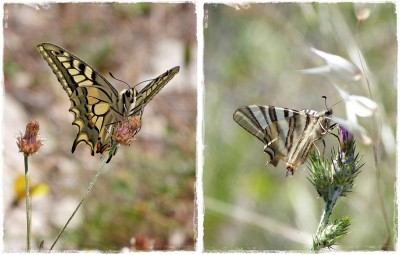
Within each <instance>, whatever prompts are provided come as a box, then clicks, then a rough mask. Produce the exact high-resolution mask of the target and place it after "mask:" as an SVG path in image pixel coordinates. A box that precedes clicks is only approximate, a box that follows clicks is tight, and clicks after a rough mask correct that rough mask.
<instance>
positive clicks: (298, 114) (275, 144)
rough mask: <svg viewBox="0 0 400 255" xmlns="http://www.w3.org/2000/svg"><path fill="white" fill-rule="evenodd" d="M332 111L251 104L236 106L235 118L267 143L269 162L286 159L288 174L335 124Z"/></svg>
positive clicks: (265, 149)
mask: <svg viewBox="0 0 400 255" xmlns="http://www.w3.org/2000/svg"><path fill="white" fill-rule="evenodd" d="M332 113H333V112H332V110H331V109H329V110H326V111H323V112H316V111H313V110H301V111H298V110H292V109H288V108H279V107H275V106H261V105H249V106H244V107H241V108H239V109H237V110H236V111H235V113H234V114H233V119H234V120H235V121H236V122H237V123H238V124H239V125H240V126H242V127H243V128H244V129H245V130H246V131H247V132H249V133H250V134H252V135H254V136H255V137H257V138H258V139H259V140H260V141H261V142H263V143H264V145H265V146H264V152H265V153H266V155H267V158H268V159H267V160H268V161H267V164H269V163H271V164H272V165H273V166H277V165H278V163H279V161H280V160H282V161H284V162H286V176H288V175H293V174H294V172H295V170H296V169H297V167H299V166H300V165H301V164H303V163H304V162H305V161H306V160H307V156H308V154H309V152H310V151H311V149H312V146H313V145H314V142H316V141H317V140H319V139H321V138H322V137H323V136H324V135H325V134H326V133H328V132H330V130H331V128H332V127H334V126H335V125H336V124H334V125H332V126H330V121H331V116H332ZM314 146H315V145H314Z"/></svg>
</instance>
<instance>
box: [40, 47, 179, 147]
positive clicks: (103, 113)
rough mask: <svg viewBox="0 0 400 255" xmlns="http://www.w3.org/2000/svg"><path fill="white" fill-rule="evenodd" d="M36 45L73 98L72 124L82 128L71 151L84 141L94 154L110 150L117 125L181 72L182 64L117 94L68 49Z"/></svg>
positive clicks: (138, 111) (141, 107)
mask: <svg viewBox="0 0 400 255" xmlns="http://www.w3.org/2000/svg"><path fill="white" fill-rule="evenodd" d="M37 48H38V51H39V53H40V54H41V55H42V56H43V58H44V59H45V60H46V61H47V63H48V64H49V66H50V67H51V69H52V70H53V72H54V74H55V75H56V76H57V79H58V81H59V82H60V83H61V85H62V86H63V88H64V90H65V91H66V92H67V94H68V96H69V98H70V100H71V108H70V111H71V112H72V113H73V114H74V117H75V119H74V121H73V125H76V126H77V127H78V129H79V130H78V134H77V136H76V138H75V141H74V143H73V146H72V152H74V151H75V149H76V147H77V145H78V144H80V143H81V142H83V143H86V144H87V145H88V146H89V147H90V149H91V154H92V155H94V153H95V152H96V153H103V152H104V151H107V150H109V149H110V148H109V147H110V146H109V145H110V143H111V140H112V137H111V135H112V132H113V129H114V125H115V124H116V123H119V122H121V121H122V120H125V119H126V118H129V117H130V116H132V117H133V116H134V115H137V116H141V113H142V112H143V108H144V105H145V104H147V103H148V102H149V101H150V100H151V99H152V98H153V97H154V96H155V95H156V94H157V93H158V92H159V91H160V90H161V89H162V87H164V86H165V84H167V83H168V82H169V81H170V80H171V79H172V78H173V77H174V75H175V74H176V73H178V72H179V67H175V68H173V69H171V70H169V71H167V72H165V73H164V74H162V75H161V76H159V77H157V78H155V79H154V80H153V81H152V82H150V84H149V85H147V86H146V87H145V88H144V89H143V90H142V91H141V92H140V93H138V92H137V91H136V90H135V88H130V89H128V90H124V91H122V92H121V93H118V92H117V90H116V89H115V88H114V87H113V86H112V85H111V84H110V83H109V82H108V81H107V80H106V79H105V78H104V77H103V76H102V75H101V74H100V73H99V72H97V71H96V70H95V69H94V68H93V67H91V66H90V65H89V64H87V63H86V62H84V61H83V60H81V59H80V58H78V57H77V56H75V55H74V54H72V53H71V52H69V51H68V50H66V49H63V48H61V47H60V46H57V45H55V44H52V43H42V44H39V45H38V46H37ZM139 119H140V118H139Z"/></svg>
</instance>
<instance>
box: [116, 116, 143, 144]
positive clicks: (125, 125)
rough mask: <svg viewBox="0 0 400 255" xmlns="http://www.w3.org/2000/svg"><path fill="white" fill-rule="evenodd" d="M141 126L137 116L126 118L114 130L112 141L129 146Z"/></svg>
mask: <svg viewBox="0 0 400 255" xmlns="http://www.w3.org/2000/svg"><path fill="white" fill-rule="evenodd" d="M141 126H142V123H141V119H140V117H138V116H132V117H129V118H127V119H126V120H125V121H124V122H120V123H118V124H117V126H116V127H115V128H114V133H113V137H114V140H115V141H116V142H117V143H119V144H122V145H129V144H130V142H131V141H132V140H133V138H134V137H135V135H136V134H137V133H138V132H139V130H140V128H141Z"/></svg>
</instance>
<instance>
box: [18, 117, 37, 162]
mask: <svg viewBox="0 0 400 255" xmlns="http://www.w3.org/2000/svg"><path fill="white" fill-rule="evenodd" d="M38 133H39V122H37V121H34V120H32V121H30V122H29V123H28V124H27V125H26V130H25V134H24V136H22V133H21V132H20V136H19V137H17V145H18V148H19V152H23V153H24V154H25V155H27V156H30V155H32V154H34V153H36V152H37V151H38V150H39V149H40V147H41V146H42V145H43V143H42V139H40V138H39V137H38Z"/></svg>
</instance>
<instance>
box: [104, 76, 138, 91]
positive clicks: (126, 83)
mask: <svg viewBox="0 0 400 255" xmlns="http://www.w3.org/2000/svg"><path fill="white" fill-rule="evenodd" d="M109 74H110V76H111V77H112V78H113V79H114V80H117V81H119V82H122V83H125V84H126V86H128V88H131V86H129V84H128V83H126V82H125V81H123V80H120V79H117V78H115V77H114V75H113V74H112V73H111V72H110V73H109ZM135 86H136V85H135Z"/></svg>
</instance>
